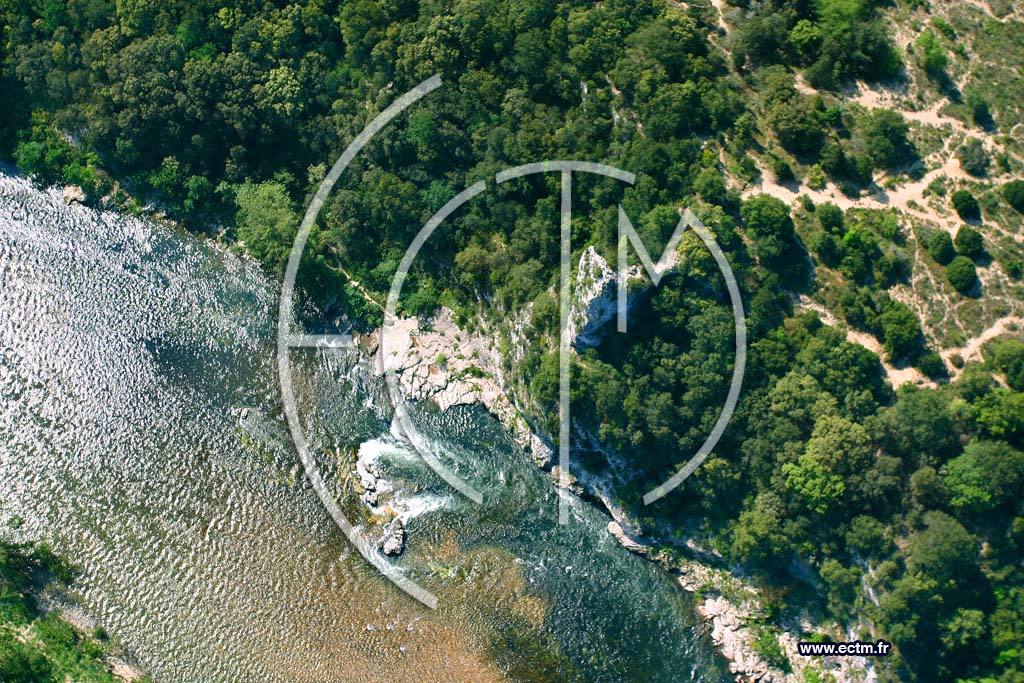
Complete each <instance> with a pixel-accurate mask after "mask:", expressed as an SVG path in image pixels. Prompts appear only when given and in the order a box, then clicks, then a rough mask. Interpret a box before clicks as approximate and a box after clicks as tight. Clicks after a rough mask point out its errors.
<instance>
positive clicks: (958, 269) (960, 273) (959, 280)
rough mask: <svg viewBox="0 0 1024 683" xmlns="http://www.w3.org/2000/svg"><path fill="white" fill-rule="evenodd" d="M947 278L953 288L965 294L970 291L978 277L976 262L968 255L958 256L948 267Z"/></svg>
mask: <svg viewBox="0 0 1024 683" xmlns="http://www.w3.org/2000/svg"><path fill="white" fill-rule="evenodd" d="M946 279H947V280H949V284H951V285H953V289H955V290H956V291H958V292H960V293H961V294H964V293H965V292H968V291H970V289H971V287H973V286H974V282H975V280H977V279H978V272H977V271H976V270H975V269H974V262H973V261H971V259H969V258H967V257H966V256H957V257H956V258H955V259H953V261H952V262H951V263H950V264H949V268H947V269H946Z"/></svg>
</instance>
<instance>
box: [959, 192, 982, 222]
mask: <svg viewBox="0 0 1024 683" xmlns="http://www.w3.org/2000/svg"><path fill="white" fill-rule="evenodd" d="M952 199H953V208H954V209H956V212H957V213H958V214H959V215H960V218H963V219H964V220H965V221H968V220H972V219H978V218H981V207H979V206H978V200H977V199H975V198H974V195H973V194H971V193H970V192H969V191H967V190H957V191H956V192H954V193H953V197H952Z"/></svg>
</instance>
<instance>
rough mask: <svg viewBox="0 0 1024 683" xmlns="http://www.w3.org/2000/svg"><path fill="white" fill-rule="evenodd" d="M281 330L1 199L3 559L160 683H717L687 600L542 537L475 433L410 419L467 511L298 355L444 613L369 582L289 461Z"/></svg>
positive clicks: (313, 419)
mask: <svg viewBox="0 0 1024 683" xmlns="http://www.w3.org/2000/svg"><path fill="white" fill-rule="evenodd" d="M276 306H277V288H276V285H275V284H274V283H273V282H271V281H269V280H268V279H267V278H266V277H265V276H264V275H263V274H262V273H261V272H260V271H259V270H258V269H257V268H256V267H254V266H253V265H252V264H250V263H249V262H247V261H245V260H243V259H240V258H238V257H237V256H235V255H232V254H229V253H226V252H224V251H222V250H220V249H218V248H215V247H213V246H211V245H209V244H207V243H205V242H203V241H202V240H199V239H196V238H194V237H192V236H189V235H186V234H183V233H181V232H178V231H175V230H173V229H170V228H167V227H165V226H162V225H156V224H153V223H150V222H146V221H143V220H139V219H133V218H126V217H123V216H119V215H116V214H112V213H100V212H97V211H94V210H92V209H89V208H84V207H77V206H74V207H66V206H64V204H63V202H62V201H61V199H60V196H59V193H57V192H55V191H40V190H37V189H33V188H32V187H31V186H30V185H29V184H28V183H27V181H25V180H23V179H21V178H18V177H15V176H12V175H5V174H0V521H3V522H5V524H4V525H3V528H4V530H3V534H4V535H6V536H9V537H12V538H46V539H49V540H50V541H51V542H52V543H53V545H54V546H55V548H56V549H57V550H58V551H59V552H61V553H64V554H66V555H67V556H68V557H69V558H71V559H72V560H73V561H74V562H76V563H77V564H78V565H79V566H80V567H81V568H82V576H81V578H80V580H79V581H78V582H77V584H76V589H77V591H78V593H79V594H80V597H81V601H82V603H83V605H84V606H85V608H86V609H87V611H88V612H90V613H91V614H92V615H94V616H95V617H96V618H97V619H98V620H99V622H100V623H102V624H103V625H104V626H105V627H106V628H107V630H108V631H110V632H111V633H112V634H114V635H115V636H116V637H118V638H119V639H120V640H121V641H122V642H123V643H124V644H125V646H126V647H127V649H128V650H129V651H130V652H131V653H133V655H134V656H135V657H136V658H137V659H138V661H139V663H141V664H142V665H143V666H144V667H145V668H147V669H148V670H149V671H151V672H152V674H153V677H154V679H155V680H156V681H182V682H189V683H191V682H200V681H239V680H245V681H253V682H262V681H282V682H283V681H345V682H347V683H349V682H350V683H362V682H364V681H365V682H369V681H385V680H386V681H395V682H397V681H446V682H451V681H490V680H533V681H571V680H581V681H584V680H585V681H690V680H695V681H696V680H699V681H722V680H727V677H726V676H725V674H724V669H723V667H722V665H721V662H720V660H719V658H718V657H717V656H716V655H715V654H714V652H713V650H712V649H711V647H710V645H709V642H708V640H707V638H706V637H705V636H702V635H700V632H699V628H698V627H697V622H696V619H695V617H694V614H693V608H692V602H691V601H690V599H689V598H688V596H686V594H684V593H683V592H682V591H680V590H679V589H678V588H677V587H676V586H675V585H674V584H673V582H672V580H671V578H670V577H668V576H667V575H665V574H664V573H662V572H661V571H660V570H657V569H656V568H654V567H653V566H651V565H650V564H649V563H646V562H643V561H641V560H639V559H637V558H635V557H633V556H631V555H630V554H628V553H627V552H625V551H624V550H623V549H621V548H620V547H619V546H618V545H617V544H615V543H614V542H613V540H612V539H611V538H610V537H609V536H608V535H607V533H606V532H605V530H604V528H605V525H606V523H607V519H606V518H605V517H603V516H602V515H601V514H600V513H599V512H598V511H596V510H595V509H593V508H591V507H590V506H588V505H586V504H583V503H579V502H577V503H575V504H574V506H573V511H574V515H573V520H572V523H571V524H570V525H569V526H568V527H565V528H563V527H559V526H558V525H557V524H556V523H555V521H556V498H555V495H556V494H555V493H554V492H553V491H552V489H551V487H550V484H549V483H548V481H547V479H546V478H545V477H544V476H542V474H541V473H540V472H539V471H538V470H536V469H535V468H534V467H533V466H532V465H531V464H530V463H529V462H528V460H527V459H526V458H525V457H524V456H523V455H522V454H520V453H517V452H516V450H515V449H514V448H513V447H512V446H511V444H510V443H509V442H508V440H507V438H506V437H505V435H504V434H503V432H502V431H501V429H500V428H499V426H498V425H497V424H496V423H495V421H494V420H493V419H492V418H490V417H489V416H487V415H485V414H483V413H482V412H481V411H479V410H476V409H460V410H454V411H449V412H448V413H445V414H437V413H435V412H432V411H430V410H424V411H421V414H420V415H419V420H420V422H421V424H422V426H423V428H424V431H425V432H426V433H428V434H429V435H430V438H431V439H432V440H433V443H434V445H435V447H436V449H437V452H438V453H439V454H440V455H441V457H443V458H445V459H446V460H447V462H449V463H450V464H451V465H452V466H454V467H456V468H457V469H458V471H459V473H460V475H462V476H464V477H466V478H467V479H469V480H470V481H472V482H473V483H474V485H475V486H476V487H477V488H479V489H481V490H483V491H484V492H485V495H486V501H485V503H484V505H483V506H482V507H476V506H474V505H473V504H472V503H468V502H463V501H460V500H457V499H456V497H455V496H454V493H453V492H452V491H451V490H450V489H446V488H445V486H444V485H443V484H441V483H439V482H438V481H437V480H436V478H435V477H433V476H432V474H431V473H430V472H429V470H427V469H426V468H425V467H424V466H423V465H422V464H420V463H419V462H418V461H417V460H416V459H415V458H413V457H412V456H411V454H410V452H409V451H408V449H406V448H405V447H404V446H403V445H402V444H401V443H399V442H398V441H396V440H395V439H394V438H393V437H392V436H391V434H390V431H389V419H388V415H387V411H386V410H384V409H383V408H382V407H381V406H383V405H384V401H383V400H381V398H380V396H381V394H380V391H379V387H377V386H376V385H375V384H374V383H373V382H371V381H368V380H367V379H366V374H367V373H366V371H365V368H364V367H362V365H360V364H359V363H357V362H356V359H354V358H351V357H347V356H345V355H343V354H342V353H340V352H336V351H300V352H296V353H297V356H296V357H295V368H296V378H297V384H298V385H299V388H300V400H302V401H303V403H304V406H303V409H304V414H305V416H306V420H307V424H308V432H309V434H310V438H311V440H312V442H313V443H314V445H315V446H317V447H318V448H320V449H322V450H330V451H331V452H353V451H355V450H356V449H361V451H362V452H363V453H364V454H367V453H368V452H371V454H373V455H375V456H376V457H379V459H380V467H381V470H382V472H383V474H384V475H385V477H386V478H387V479H389V480H390V481H392V482H393V484H394V486H395V487H396V489H397V492H398V493H397V498H396V500H395V501H394V504H395V506H396V507H401V509H402V510H405V511H408V513H409V514H410V515H413V517H412V519H411V520H410V522H409V532H410V536H409V538H410V550H409V552H408V553H407V554H406V556H405V557H403V558H402V560H401V561H400V564H401V566H402V567H403V569H404V570H405V571H408V572H409V573H410V574H411V575H413V576H414V577H415V578H416V580H417V581H421V582H422V583H423V584H424V586H425V587H427V588H428V589H430V590H431V591H433V592H435V593H436V594H437V595H438V597H439V598H440V601H441V605H440V608H439V609H438V610H437V611H434V612H431V611H430V610H427V609H426V608H423V607H421V606H419V605H418V604H417V603H415V602H413V601H412V600H411V599H410V598H408V597H406V596H405V595H404V594H402V593H400V592H398V591H397V590H396V589H394V588H393V587H392V586H391V585H390V584H388V583H387V582H386V581H384V580H383V579H381V578H380V577H379V576H378V575H377V574H376V573H375V572H374V570H372V569H370V568H369V567H368V566H367V565H366V564H365V562H363V560H362V559H361V558H360V557H358V555H356V554H355V553H354V552H352V551H350V549H349V548H348V547H347V544H346V542H345V540H344V538H343V537H342V535H341V534H340V532H338V531H337V530H336V529H335V528H334V527H333V526H332V524H331V522H330V520H329V518H328V517H327V515H326V513H325V512H324V511H323V509H322V508H321V506H320V504H319V501H318V500H317V498H316V496H315V494H314V493H313V491H312V490H311V489H310V487H309V486H308V485H307V484H306V482H305V479H304V477H303V475H302V472H301V469H300V467H299V466H298V459H297V456H296V455H295V453H294V451H293V449H292V448H291V446H290V445H289V441H288V439H287V432H286V430H285V428H284V424H283V422H282V421H281V419H280V406H279V391H278V387H277V384H276V374H275V368H274V367H273V354H274V338H273V335H274V330H275V318H274V316H275V315H276ZM243 409H245V413H244V414H245V415H246V417H245V419H240V415H241V414H242V413H243ZM343 469H344V468H343ZM346 504H347V505H348V506H349V507H351V505H352V504H353V503H352V501H348V502H347V503H346ZM417 513H418V514H417Z"/></svg>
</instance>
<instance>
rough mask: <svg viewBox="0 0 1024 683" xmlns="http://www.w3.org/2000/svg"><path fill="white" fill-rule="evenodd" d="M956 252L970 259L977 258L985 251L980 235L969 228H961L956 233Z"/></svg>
mask: <svg viewBox="0 0 1024 683" xmlns="http://www.w3.org/2000/svg"><path fill="white" fill-rule="evenodd" d="M954 242H955V244H956V250H957V251H958V252H960V253H961V254H963V255H964V256H968V257H970V258H977V257H978V256H981V253H982V252H983V251H984V250H985V245H984V241H983V240H982V237H981V233H980V232H978V231H977V230H975V229H974V228H972V227H970V226H967V225H965V226H963V227H962V228H960V230H959V231H958V232H957V233H956V240H955V241H954Z"/></svg>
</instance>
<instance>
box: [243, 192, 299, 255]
mask: <svg viewBox="0 0 1024 683" xmlns="http://www.w3.org/2000/svg"><path fill="white" fill-rule="evenodd" d="M235 205H236V206H237V207H238V213H237V214H236V220H237V222H238V239H239V240H241V241H242V242H244V243H245V245H246V248H247V249H248V250H249V251H250V253H252V255H253V256H255V257H256V258H257V259H259V260H260V261H262V262H263V263H265V264H267V266H269V267H270V268H271V269H272V270H274V271H275V272H276V273H277V274H278V275H280V274H281V273H283V272H284V264H285V261H286V260H287V258H288V253H289V252H290V251H291V243H292V241H293V240H294V238H295V233H296V231H297V230H298V227H299V220H298V216H297V215H296V213H295V210H294V209H293V208H292V202H291V199H290V198H289V197H288V192H287V190H286V189H285V187H284V185H281V184H280V183H275V182H266V183H260V184H253V183H244V184H242V185H240V186H239V187H238V188H237V189H236V190H235Z"/></svg>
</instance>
